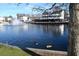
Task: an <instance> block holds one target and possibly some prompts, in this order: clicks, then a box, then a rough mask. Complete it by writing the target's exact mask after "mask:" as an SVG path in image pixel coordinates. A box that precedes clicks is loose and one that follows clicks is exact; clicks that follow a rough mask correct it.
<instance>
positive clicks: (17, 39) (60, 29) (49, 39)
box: [0, 24, 68, 51]
mask: <svg viewBox="0 0 79 59" xmlns="http://www.w3.org/2000/svg"><path fill="white" fill-rule="evenodd" d="M0 42H1V43H7V44H10V45H14V46H19V47H20V48H23V49H25V48H27V47H30V48H42V49H53V50H63V51H66V50H67V47H68V27H67V25H63V24H61V25H37V24H26V25H21V26H12V25H8V26H0ZM49 46H51V47H49ZM47 47H49V48H47Z"/></svg>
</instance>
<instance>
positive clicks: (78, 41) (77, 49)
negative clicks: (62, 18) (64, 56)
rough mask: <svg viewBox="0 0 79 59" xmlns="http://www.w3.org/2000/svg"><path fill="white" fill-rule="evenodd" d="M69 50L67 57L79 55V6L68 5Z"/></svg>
mask: <svg viewBox="0 0 79 59" xmlns="http://www.w3.org/2000/svg"><path fill="white" fill-rule="evenodd" d="M69 13H70V22H69V32H70V34H69V49H68V55H72V56H75V55H79V4H77V3H75V4H70V6H69Z"/></svg>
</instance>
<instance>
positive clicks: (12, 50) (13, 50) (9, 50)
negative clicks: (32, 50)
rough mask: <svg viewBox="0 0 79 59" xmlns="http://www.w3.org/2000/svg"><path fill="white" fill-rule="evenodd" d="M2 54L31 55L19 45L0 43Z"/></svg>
mask: <svg viewBox="0 0 79 59" xmlns="http://www.w3.org/2000/svg"><path fill="white" fill-rule="evenodd" d="M0 56H30V54H28V53H26V52H25V51H23V50H22V49H20V48H19V47H16V46H11V45H8V44H2V43H0Z"/></svg>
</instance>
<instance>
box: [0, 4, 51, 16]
mask: <svg viewBox="0 0 79 59" xmlns="http://www.w3.org/2000/svg"><path fill="white" fill-rule="evenodd" d="M33 7H43V8H46V9H48V8H50V7H51V3H50V4H47V3H21V4H20V3H18V4H16V3H0V16H2V17H3V16H10V15H11V16H13V17H16V14H33V13H34V14H36V13H40V12H35V11H32V8H33Z"/></svg>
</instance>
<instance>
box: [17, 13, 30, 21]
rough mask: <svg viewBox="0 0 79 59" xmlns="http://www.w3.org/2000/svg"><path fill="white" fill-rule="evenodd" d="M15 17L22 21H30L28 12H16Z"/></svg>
mask: <svg viewBox="0 0 79 59" xmlns="http://www.w3.org/2000/svg"><path fill="white" fill-rule="evenodd" d="M17 19H18V20H20V21H22V22H30V21H31V18H30V16H29V15H28V14H17Z"/></svg>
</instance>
